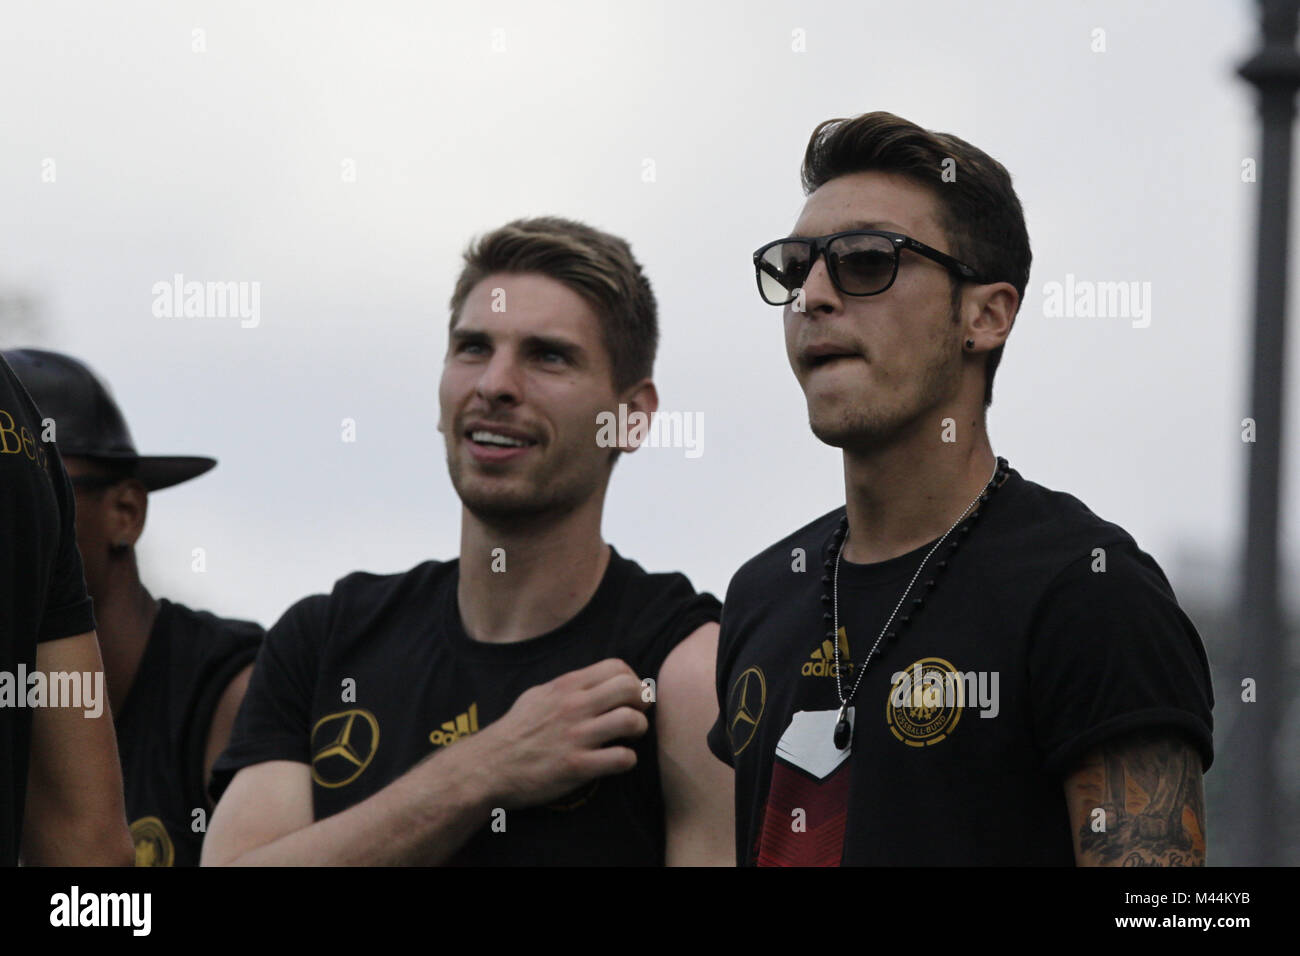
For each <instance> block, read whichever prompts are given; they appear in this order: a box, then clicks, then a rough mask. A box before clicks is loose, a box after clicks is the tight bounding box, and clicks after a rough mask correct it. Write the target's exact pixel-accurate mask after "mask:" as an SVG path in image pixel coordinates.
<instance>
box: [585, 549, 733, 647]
mask: <svg viewBox="0 0 1300 956" xmlns="http://www.w3.org/2000/svg"><path fill="white" fill-rule="evenodd" d="M608 574H609V575H610V579H611V585H612V595H611V597H612V607H611V610H612V612H613V617H614V622H613V623H614V627H615V630H616V631H617V632H618V634H619V637H618V641H619V643H620V644H621V645H622V646H621V647H620V648H619V649H618V654H619V656H622V657H623V658H624V659H625V660H629V662H631V660H633V659H635V660H638V661H640V662H641V663H642V666H643V667H644V668H647V669H648V670H650V671H655V672H657V671H658V669H659V666H660V665H661V664H662V661H663V659H664V658H665V657H666V656H667V655H668V654H669V653H670V652H671V651H672V650H673V649H674V648H676V647H677V646H679V645H680V644H681V643H682V642H683V641H684V640H686V639H687V638H689V637H690V636H691V635H692V634H695V633H696V632H698V631H699V630H700V628H702V627H704V626H706V625H709V624H713V623H715V622H716V621H717V620H718V618H719V617H720V616H721V614H722V604H721V602H719V601H718V599H717V598H716V597H714V596H713V595H712V594H710V593H709V592H707V591H697V590H696V589H695V586H694V585H693V584H692V583H691V580H690V579H689V578H688V577H687V576H686V575H684V574H682V573H681V572H679V571H670V572H663V571H660V572H648V571H646V570H645V569H644V568H642V567H641V565H640V564H638V563H637V562H635V561H632V560H630V559H628V558H625V557H623V556H622V555H620V554H619V553H618V551H617V550H615V549H614V548H613V547H612V546H611V547H610V569H609V572H608Z"/></svg>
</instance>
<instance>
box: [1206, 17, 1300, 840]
mask: <svg viewBox="0 0 1300 956" xmlns="http://www.w3.org/2000/svg"><path fill="white" fill-rule="evenodd" d="M1259 6H1260V14H1261V19H1262V23H1263V45H1262V46H1261V47H1260V49H1259V50H1258V51H1257V52H1256V53H1255V55H1254V56H1252V57H1251V58H1250V59H1249V60H1247V61H1246V62H1245V63H1244V64H1243V65H1242V66H1241V68H1240V70H1239V71H1238V72H1239V73H1240V74H1241V76H1242V77H1244V78H1245V79H1246V80H1248V81H1249V82H1250V83H1252V84H1254V86H1255V87H1256V88H1257V89H1258V90H1259V113H1260V120H1261V122H1262V125H1263V140H1262V152H1261V154H1260V157H1259V164H1258V165H1259V236H1258V255H1257V262H1256V272H1255V341H1254V356H1253V359H1252V361H1253V375H1252V376H1251V404H1250V407H1249V409H1248V410H1247V411H1246V416H1249V417H1251V418H1253V419H1254V420H1255V426H1256V432H1255V442H1254V444H1249V445H1247V446H1246V447H1247V449H1248V452H1247V454H1248V456H1249V460H1250V467H1249V479H1248V489H1249V490H1248V493H1247V504H1246V542H1245V555H1244V560H1243V562H1242V575H1243V576H1242V581H1241V590H1240V599H1241V606H1240V618H1239V619H1240V621H1241V625H1242V633H1241V641H1242V654H1241V661H1242V664H1243V666H1242V670H1241V674H1240V675H1239V678H1238V683H1237V685H1235V686H1229V687H1226V688H1222V689H1221V692H1220V694H1219V699H1220V700H1224V701H1225V702H1226V700H1231V701H1232V706H1234V707H1237V708H1239V713H1240V717H1239V718H1237V719H1236V720H1235V721H1234V727H1235V728H1236V732H1234V734H1233V737H1234V738H1235V739H1234V740H1233V741H1232V742H1231V748H1230V756H1231V757H1233V758H1234V762H1235V767H1234V770H1235V772H1234V775H1233V776H1234V778H1235V780H1234V787H1233V790H1234V797H1235V798H1234V799H1233V800H1232V801H1231V803H1232V807H1231V818H1230V819H1227V820H1224V821H1221V822H1222V823H1223V824H1224V825H1223V826H1220V827H1218V828H1217V831H1216V827H1215V821H1213V820H1211V821H1210V837H1211V845H1212V846H1213V840H1214V834H1215V833H1216V832H1218V833H1219V834H1221V835H1225V834H1232V837H1233V839H1232V842H1233V844H1234V845H1235V847H1234V849H1235V852H1234V853H1233V856H1234V857H1235V858H1234V859H1232V860H1231V861H1230V862H1232V863H1236V864H1245V865H1252V866H1268V865H1272V864H1275V863H1276V862H1277V857H1276V846H1277V841H1278V837H1279V834H1278V830H1279V823H1280V821H1279V817H1278V799H1277V772H1276V767H1275V765H1274V753H1273V743H1274V740H1275V739H1276V737H1277V728H1278V725H1279V723H1280V722H1281V718H1282V715H1283V712H1284V706H1285V703H1286V700H1285V695H1286V693H1287V689H1286V688H1285V687H1284V686H1283V685H1282V681H1281V678H1282V675H1283V673H1284V666H1285V662H1286V655H1285V654H1284V653H1283V651H1284V647H1283V641H1282V632H1281V613H1280V611H1279V608H1278V592H1277V584H1278V570H1277V568H1278V540H1277V529H1278V487H1279V476H1280V471H1281V455H1282V441H1283V437H1284V432H1283V421H1282V407H1283V403H1282V398H1283V392H1284V389H1283V366H1282V358H1283V356H1284V355H1285V354H1286V348H1285V345H1286V342H1285V338H1286V334H1285V333H1286V315H1285V309H1286V284H1287V283H1286V279H1287V276H1286V266H1287V230H1288V227H1289V224H1290V211H1291V210H1290V207H1291V126H1292V122H1293V120H1294V118H1295V92H1296V89H1297V88H1298V87H1300V54H1297V52H1296V48H1295V40H1296V19H1297V13H1298V12H1300V0H1259ZM1246 416H1243V417H1246ZM1246 677H1249V678H1253V679H1254V681H1255V683H1256V694H1257V697H1256V700H1255V702H1254V703H1243V702H1241V693H1242V689H1241V687H1240V678H1246ZM1229 694H1230V695H1232V696H1231V697H1228V695H1229ZM1212 852H1213V851H1212Z"/></svg>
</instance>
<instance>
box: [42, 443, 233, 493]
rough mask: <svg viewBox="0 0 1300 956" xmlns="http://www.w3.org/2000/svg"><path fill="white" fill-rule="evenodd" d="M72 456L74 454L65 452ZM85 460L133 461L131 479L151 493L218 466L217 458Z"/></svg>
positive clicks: (114, 457)
mask: <svg viewBox="0 0 1300 956" xmlns="http://www.w3.org/2000/svg"><path fill="white" fill-rule="evenodd" d="M65 454H68V455H71V454H75V453H74V452H65ZM81 457H84V458H97V459H99V460H100V461H113V462H122V461H131V462H133V463H134V467H133V469H132V475H131V477H133V478H135V479H136V480H137V481H139V482H140V484H142V485H144V486H145V488H147V489H148V490H149V491H159V490H161V489H163V488H170V487H171V486H172V485H179V484H180V483H181V482H182V481H189V480H190V479H191V478H197V477H198V476H199V475H201V474H203V473H204V472H206V471H211V470H212V469H213V468H215V467H216V465H217V460H216V459H215V458H203V457H199V456H193V455H190V456H185V455H138V456H137V455H131V456H127V455H82V456H81Z"/></svg>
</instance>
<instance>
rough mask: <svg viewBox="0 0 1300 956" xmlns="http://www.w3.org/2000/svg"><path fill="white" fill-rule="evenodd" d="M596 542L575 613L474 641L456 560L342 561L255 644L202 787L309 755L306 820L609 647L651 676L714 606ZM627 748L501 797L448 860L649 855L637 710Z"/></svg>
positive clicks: (652, 853)
mask: <svg viewBox="0 0 1300 956" xmlns="http://www.w3.org/2000/svg"><path fill="white" fill-rule="evenodd" d="M610 552H611V555H610V561H609V567H608V569H607V570H606V572H605V576H604V577H603V579H602V580H601V583H600V585H599V587H598V588H597V590H596V593H595V594H594V595H593V597H592V598H591V600H590V601H589V602H588V603H587V605H586V606H585V607H584V608H583V609H582V610H581V611H579V612H578V614H576V615H575V616H574V617H573V618H571V619H570V620H569V621H568V622H566V623H565V624H563V625H561V626H560V627H558V628H556V629H555V630H553V631H551V632H550V633H547V634H544V635H542V636H540V637H535V638H532V639H530V640H526V641H520V642H518V643H510V644H487V643H483V642H480V641H475V640H473V639H472V638H470V637H469V635H467V634H466V633H465V629H464V626H463V624H462V622H461V618H460V611H459V608H458V606H457V602H456V586H457V580H458V569H459V563H458V562H457V561H449V562H445V563H439V562H435V561H430V562H426V563H424V564H420V565H418V566H416V567H415V568H413V569H411V570H410V571H408V572H406V573H404V574H395V575H387V576H380V575H374V574H366V573H357V574H352V575H349V576H348V577H346V578H343V579H342V580H341V581H339V582H338V583H337V584H336V585H335V587H334V591H333V593H332V594H331V595H329V596H328V597H326V596H324V595H317V596H315V597H309V598H306V599H304V600H302V601H300V602H298V603H297V604H296V605H294V606H293V607H292V608H290V609H289V610H288V611H287V612H286V613H285V615H284V617H283V618H281V619H280V621H279V622H278V623H277V624H276V625H275V626H274V627H273V628H272V629H271V630H270V632H269V633H268V634H267V638H266V642H265V644H264V645H263V647H262V650H261V652H260V653H259V654H258V658H257V666H256V668H255V669H254V672H253V678H252V681H251V683H250V684H249V688H248V693H247V695H246V696H245V698H244V704H243V707H242V708H241V709H240V712H239V717H238V718H237V719H236V722H235V729H234V733H233V734H232V736H231V741H230V745H229V747H228V748H227V749H226V752H225V753H223V754H222V755H221V757H220V758H219V759H218V761H217V764H216V767H215V768H214V771H213V784H212V792H213V795H214V796H220V794H221V792H222V791H223V790H224V789H225V787H226V786H227V785H228V784H229V782H230V779H231V777H233V775H234V773H235V772H236V771H238V770H239V769H240V768H242V767H246V766H248V765H250V764H256V763H262V762H264V761H268V760H292V761H297V762H299V763H304V764H310V765H311V767H312V798H313V804H314V811H315V818H316V819H317V820H320V819H323V818H325V817H328V816H330V815H332V814H335V813H338V812H340V811H342V810H345V809H347V808H348V807H351V806H353V805H354V804H356V803H359V802H361V801H362V800H364V799H366V798H367V797H369V796H371V795H372V794H374V793H377V792H378V791H379V790H381V789H383V788H384V787H385V786H387V785H388V784H390V783H392V782H393V781H394V780H396V779H397V778H398V777H400V776H401V775H402V774H403V773H405V772H406V771H407V770H409V769H410V768H411V767H412V766H413V765H415V764H416V763H418V762H419V761H420V760H422V759H423V758H425V757H427V756H428V755H430V754H431V753H434V752H435V751H437V750H440V749H441V748H443V747H447V746H453V745H454V744H455V743H456V742H457V741H458V740H459V739H460V738H461V737H463V736H464V735H466V734H471V733H474V732H475V731H477V730H479V729H481V728H483V727H486V726H487V725H488V724H490V723H491V722H492V721H494V720H496V719H497V718H499V717H500V716H502V715H503V714H504V713H505V712H506V711H507V710H509V709H510V706H511V705H512V704H513V703H514V701H515V699H516V698H517V697H518V696H519V695H520V694H521V693H523V692H524V691H525V690H527V689H528V688H530V687H534V686H536V685H538V684H543V683H546V682H547V681H549V680H552V679H553V678H555V677H558V676H560V675H561V674H564V673H567V672H569V671H573V670H578V669H580V668H583V667H586V666H588V665H590V664H594V663H595V662H596V661H599V660H603V659H604V658H607V657H616V658H621V659H622V660H623V661H625V662H626V663H627V664H628V665H629V666H630V667H631V668H632V669H633V670H634V671H635V672H636V673H637V674H638V675H640V676H641V677H642V678H647V677H649V678H655V679H656V680H657V678H658V673H659V667H660V665H661V664H662V663H663V660H664V658H665V657H667V656H668V653H669V651H671V650H672V649H673V648H674V647H675V646H676V645H677V644H678V643H680V642H681V641H682V639H683V638H686V637H688V636H689V635H690V634H691V633H692V632H694V631H695V630H696V629H697V628H699V627H700V626H701V625H703V624H706V623H708V622H710V621H716V620H717V619H718V615H719V611H720V605H719V604H718V601H717V599H716V598H715V597H713V596H712V595H710V594H697V593H696V592H695V590H694V588H692V587H691V584H690V582H689V581H688V580H687V579H686V578H685V577H684V576H683V575H681V574H647V573H646V572H645V571H643V570H642V569H641V567H640V566H639V565H637V564H636V563H635V562H633V561H629V560H627V559H625V558H623V557H621V556H619V554H618V553H617V552H616V551H615V550H614V549H613V548H611V549H610ZM652 713H653V711H652ZM634 749H635V750H636V754H637V765H636V767H635V768H634V769H633V770H631V771H629V772H627V773H624V774H619V775H616V776H612V777H605V778H601V779H599V780H597V781H595V782H594V783H592V784H590V785H588V786H586V787H582V788H580V789H579V790H578V791H575V792H574V793H572V794H569V795H567V796H566V797H564V798H562V799H561V800H559V801H556V802H555V803H553V804H550V805H548V806H542V807H534V808H530V809H524V810H511V811H510V812H509V813H508V815H507V818H506V819H505V820H504V824H505V829H504V831H503V832H498V831H496V830H493V829H492V827H491V824H489V825H486V826H484V827H483V829H481V830H480V831H479V832H478V833H477V834H475V835H474V836H473V837H471V838H470V840H469V841H468V842H467V843H466V844H465V845H464V846H463V847H462V848H461V850H460V852H459V853H457V854H456V855H455V857H453V859H452V860H451V861H450V862H451V863H454V864H472V865H478V864H507V865H509V864H558V865H566V864H567V865H585V864H592V865H620V864H629V865H656V864H662V863H663V859H664V822H663V813H664V811H663V801H662V795H661V792H660V781H659V772H658V760H657V757H656V744H655V734H654V721H653V718H652V720H651V729H650V731H649V732H648V733H646V734H645V735H644V736H642V737H641V738H639V739H638V740H637V741H636V742H635V744H634ZM498 820H499V818H498Z"/></svg>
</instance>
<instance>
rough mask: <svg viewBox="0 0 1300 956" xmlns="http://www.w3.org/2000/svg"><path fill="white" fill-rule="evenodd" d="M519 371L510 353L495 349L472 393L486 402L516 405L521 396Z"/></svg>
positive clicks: (521, 381)
mask: <svg viewBox="0 0 1300 956" xmlns="http://www.w3.org/2000/svg"><path fill="white" fill-rule="evenodd" d="M521 371H522V370H521V369H520V368H519V363H518V361H516V359H515V356H514V354H513V353H512V352H510V351H509V350H507V349H497V350H496V351H495V352H493V353H492V357H491V358H490V359H488V361H487V364H486V365H484V366H483V374H481V375H480V376H479V378H478V382H476V383H475V386H474V391H475V392H476V393H477V394H478V396H479V397H480V398H482V399H483V400H484V401H487V402H491V403H498V402H500V403H506V404H516V403H518V402H519V400H520V398H521V397H522V395H523V380H522V375H521Z"/></svg>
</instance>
